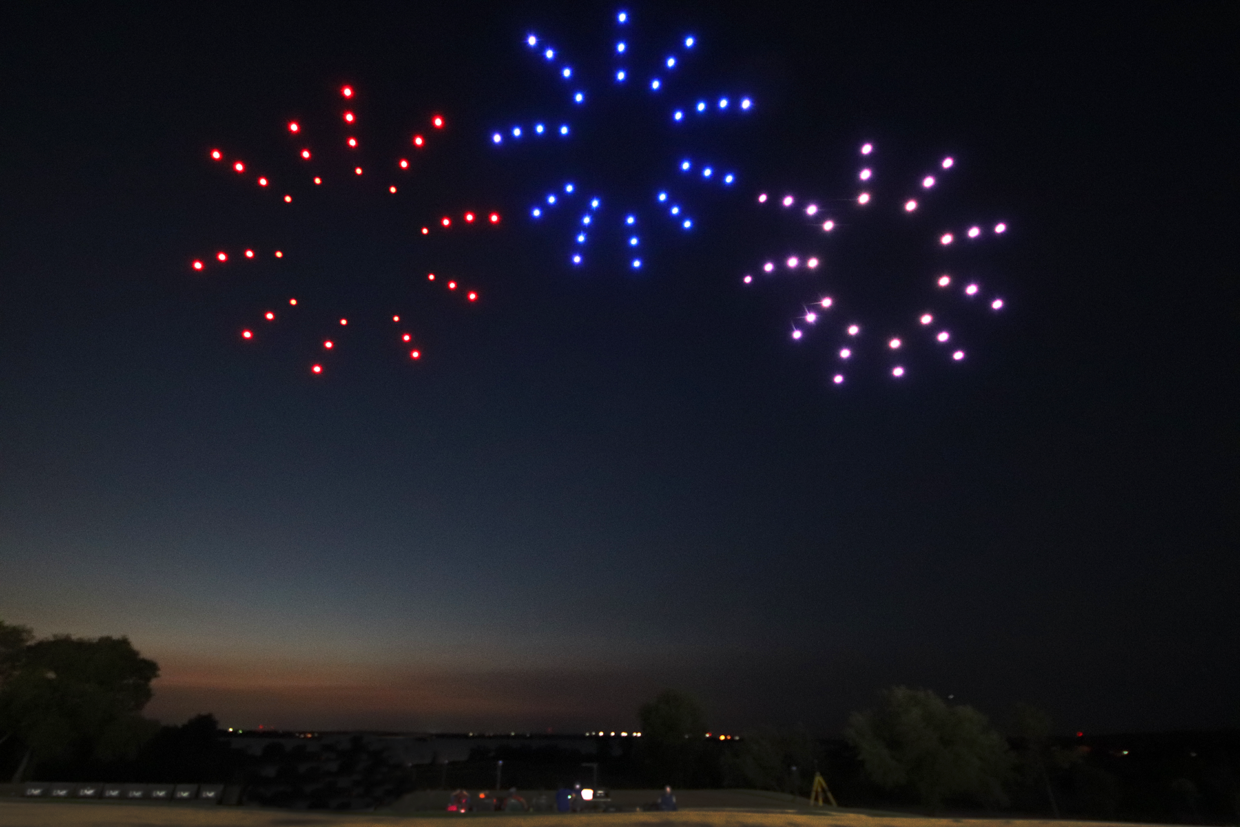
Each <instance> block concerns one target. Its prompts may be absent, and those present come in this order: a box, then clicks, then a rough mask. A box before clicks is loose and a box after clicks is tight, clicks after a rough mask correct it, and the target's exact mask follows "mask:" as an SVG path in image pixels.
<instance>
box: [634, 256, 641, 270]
mask: <svg viewBox="0 0 1240 827" xmlns="http://www.w3.org/2000/svg"><path fill="white" fill-rule="evenodd" d="M641 266H642V260H641V259H640V258H635V259H633V269H634V270H640V269H641Z"/></svg>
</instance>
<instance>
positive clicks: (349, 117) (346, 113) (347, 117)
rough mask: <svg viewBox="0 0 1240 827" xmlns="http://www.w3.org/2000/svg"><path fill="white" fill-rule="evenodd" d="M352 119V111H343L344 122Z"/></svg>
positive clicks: (350, 121) (349, 121)
mask: <svg viewBox="0 0 1240 827" xmlns="http://www.w3.org/2000/svg"><path fill="white" fill-rule="evenodd" d="M353 120H354V119H353V113H352V112H345V113H344V122H345V123H353Z"/></svg>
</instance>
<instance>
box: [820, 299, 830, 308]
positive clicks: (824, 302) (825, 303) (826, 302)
mask: <svg viewBox="0 0 1240 827" xmlns="http://www.w3.org/2000/svg"><path fill="white" fill-rule="evenodd" d="M818 304H819V305H820V306H821V307H824V308H825V307H830V306H831V297H830V296H824V297H823V298H822V300H821V301H819V302H818Z"/></svg>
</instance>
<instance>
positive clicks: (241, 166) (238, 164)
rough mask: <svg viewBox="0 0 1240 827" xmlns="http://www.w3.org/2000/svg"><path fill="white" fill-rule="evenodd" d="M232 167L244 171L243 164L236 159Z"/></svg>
mask: <svg viewBox="0 0 1240 827" xmlns="http://www.w3.org/2000/svg"><path fill="white" fill-rule="evenodd" d="M233 169H235V170H237V172H245V164H243V163H241V162H240V161H238V162H237V163H235V164H233Z"/></svg>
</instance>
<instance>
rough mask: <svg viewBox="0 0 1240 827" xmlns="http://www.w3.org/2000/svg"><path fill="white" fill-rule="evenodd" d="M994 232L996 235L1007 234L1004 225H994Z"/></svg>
mask: <svg viewBox="0 0 1240 827" xmlns="http://www.w3.org/2000/svg"><path fill="white" fill-rule="evenodd" d="M995 232H996V233H1006V232H1007V225H1006V224H996V225H995Z"/></svg>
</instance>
